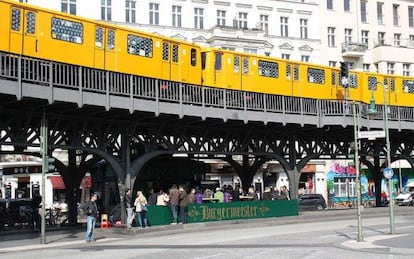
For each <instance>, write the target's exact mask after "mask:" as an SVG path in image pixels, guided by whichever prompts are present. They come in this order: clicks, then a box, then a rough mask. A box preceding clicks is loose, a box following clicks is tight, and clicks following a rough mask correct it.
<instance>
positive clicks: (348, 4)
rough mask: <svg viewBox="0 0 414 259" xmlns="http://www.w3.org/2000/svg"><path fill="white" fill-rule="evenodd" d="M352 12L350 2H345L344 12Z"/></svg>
mask: <svg viewBox="0 0 414 259" xmlns="http://www.w3.org/2000/svg"><path fill="white" fill-rule="evenodd" d="M349 11H351V7H350V2H349V0H344V12H349Z"/></svg>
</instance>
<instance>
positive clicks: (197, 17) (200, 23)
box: [194, 8, 204, 29]
mask: <svg viewBox="0 0 414 259" xmlns="http://www.w3.org/2000/svg"><path fill="white" fill-rule="evenodd" d="M194 28H195V29H204V9H203V8H194Z"/></svg>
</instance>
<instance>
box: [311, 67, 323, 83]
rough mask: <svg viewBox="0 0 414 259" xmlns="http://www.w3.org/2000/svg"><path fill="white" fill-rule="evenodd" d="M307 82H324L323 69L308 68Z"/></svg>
mask: <svg viewBox="0 0 414 259" xmlns="http://www.w3.org/2000/svg"><path fill="white" fill-rule="evenodd" d="M308 82H309V83H314V84H324V83H325V71H324V70H323V69H317V68H311V67H309V68H308Z"/></svg>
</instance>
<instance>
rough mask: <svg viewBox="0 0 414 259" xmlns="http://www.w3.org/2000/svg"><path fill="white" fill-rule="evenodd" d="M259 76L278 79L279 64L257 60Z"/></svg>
mask: <svg viewBox="0 0 414 259" xmlns="http://www.w3.org/2000/svg"><path fill="white" fill-rule="evenodd" d="M259 75H260V76H265V77H273V78H278V77H279V64H278V63H276V62H270V61H263V60H259Z"/></svg>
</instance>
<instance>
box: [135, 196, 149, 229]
mask: <svg viewBox="0 0 414 259" xmlns="http://www.w3.org/2000/svg"><path fill="white" fill-rule="evenodd" d="M147 204H148V202H147V198H145V196H144V194H143V193H142V191H138V192H137V197H136V198H135V202H134V206H135V211H136V212H137V215H136V217H137V223H138V226H139V227H141V228H145V227H148V220H147Z"/></svg>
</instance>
